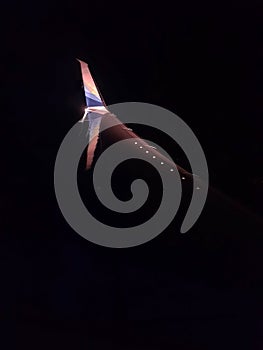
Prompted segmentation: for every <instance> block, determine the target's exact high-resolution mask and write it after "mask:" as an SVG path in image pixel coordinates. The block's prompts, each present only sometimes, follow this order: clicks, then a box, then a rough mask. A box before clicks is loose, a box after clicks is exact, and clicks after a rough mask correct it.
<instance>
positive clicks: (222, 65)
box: [1, 1, 263, 349]
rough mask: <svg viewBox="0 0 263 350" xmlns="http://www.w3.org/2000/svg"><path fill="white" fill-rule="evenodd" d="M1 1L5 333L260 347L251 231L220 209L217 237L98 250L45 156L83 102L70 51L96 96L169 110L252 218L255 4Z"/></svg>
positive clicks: (256, 160)
mask: <svg viewBox="0 0 263 350" xmlns="http://www.w3.org/2000/svg"><path fill="white" fill-rule="evenodd" d="M2 10H3V11H2V14H3V15H4V21H3V22H2V23H3V29H4V34H5V35H4V37H3V39H2V40H1V52H2V59H3V64H2V74H1V76H2V81H3V83H4V84H3V89H2V90H1V91H2V96H3V106H2V113H1V117H2V118H1V124H2V126H3V133H2V134H3V135H2V137H1V144H2V145H1V146H2V147H1V149H2V152H1V153H2V164H3V167H2V175H3V181H2V185H3V186H2V190H1V191H2V195H1V198H2V201H1V206H2V207H1V209H2V216H3V220H2V224H1V226H2V228H3V229H2V230H1V231H2V234H1V237H2V243H1V255H2V256H3V264H2V268H1V274H2V287H1V309H2V311H1V314H2V316H3V317H2V319H3V322H4V328H3V333H4V335H5V337H3V341H5V340H6V341H7V344H8V346H9V347H10V348H18V347H20V346H21V344H22V345H26V346H27V347H30V346H31V345H32V347H38V348H42V347H43V348H45V349H46V347H47V346H49V347H50V348H53V347H55V346H61V344H63V347H65V348H67V347H68V348H72V347H73V346H74V347H76V348H77V349H78V348H82V346H83V344H84V345H85V347H88V346H89V347H90V348H92V349H93V348H105V347H107V348H111V347H112V348H114V349H115V348H118V347H120V348H122V349H130V348H131V349H133V348H136V349H140V348H142V349H148V348H149V349H153V348H155V347H156V348H158V349H159V348H161V344H162V347H163V348H174V347H177V348H179V349H201V348H202V349H206V348H207V349H217V348H218V349H219V348H220V349H221V348H222V347H224V348H228V347H229V348H244V349H252V348H259V349H260V348H261V345H262V341H261V335H262V302H261V294H262V274H261V267H262V257H261V253H262V249H261V248H262V243H263V240H262V237H261V236H260V233H261V232H260V231H256V233H255V232H254V231H253V229H251V230H247V227H246V228H245V227H244V230H242V228H241V225H239V226H238V227H235V225H234V224H232V225H230V227H228V225H227V223H231V220H232V217H231V215H232V213H233V212H235V210H233V209H231V210H232V212H231V215H230V214H225V216H224V217H222V222H223V223H225V226H224V225H223V224H222V223H221V225H222V229H221V231H220V233H217V234H216V235H213V232H212V231H213V230H212V231H211V234H209V233H207V232H209V230H207V229H206V230H204V231H205V232H206V233H205V235H202V232H203V231H202V229H201V230H199V231H198V232H199V234H198V235H196V236H194V234H192V235H191V234H189V235H188V236H187V237H184V238H180V239H177V240H178V242H177V244H175V245H173V246H172V247H168V248H167V247H166V248H164V246H163V245H161V246H160V247H158V239H157V241H156V242H157V243H156V242H153V243H149V244H147V245H145V246H142V247H138V248H134V249H130V250H114V249H106V248H102V247H98V246H95V245H93V244H91V243H89V242H87V241H85V240H84V239H82V238H81V237H79V236H78V235H77V234H76V233H74V232H73V231H72V230H71V229H70V228H69V227H68V225H67V224H66V222H65V221H64V219H63V217H62V215H61V214H60V212H59V209H58V207H57V204H56V200H55V195H54V190H53V168H54V161H55V156H56V152H57V149H58V147H59V145H60V142H61V141H62V139H63V137H64V135H65V134H66V132H67V131H68V129H69V128H70V127H71V126H72V125H73V124H74V123H75V122H76V121H77V120H79V119H80V118H81V116H82V114H83V108H84V96H83V92H82V90H81V75H80V70H79V66H78V63H77V61H76V60H75V58H76V57H79V58H81V59H83V60H84V61H87V62H88V63H89V65H90V68H91V71H92V73H93V74H94V76H95V79H96V81H97V83H98V85H99V88H100V90H101V92H102V94H103V97H104V99H105V100H106V102H107V104H112V103H117V102H125V101H142V102H148V103H154V104H157V105H160V106H162V107H165V108H168V109H170V110H172V111H173V112H175V113H176V114H178V115H179V116H180V117H181V118H182V119H183V120H184V121H186V122H187V123H188V125H189V126H190V127H191V128H192V129H193V130H194V132H195V134H196V135H197V137H198V138H199V140H200V142H201V144H202V146H203V148H204V151H205V154H206V156H207V161H208V165H209V170H210V176H211V183H212V184H213V185H214V186H215V187H217V188H219V189H220V190H221V191H222V192H225V193H227V194H228V195H230V196H231V197H233V198H234V199H235V200H236V202H237V203H241V205H243V206H246V207H248V208H249V210H251V212H255V213H257V215H260V214H261V213H262V208H261V196H262V166H261V158H262V58H263V57H262V54H263V51H262V24H261V23H262V4H261V3H260V2H259V1H258V2H257V1H253V2H248V1H247V2H245V1H241V2H240V1H239V2H238V1H228V2H194V1H189V2H183V3H182V2H174V3H173V4H171V3H167V2H159V3H156V4H153V3H149V4H147V3H145V2H130V3H122V4H117V3H115V4H113V3H112V2H107V3H104V2H98V3H88V2H84V1H83V2H67V3H58V2H57V3H55V2H54V3H52V2H31V1H26V2H23V3H22V2H15V1H10V2H8V3H7V2H6V3H3V5H2ZM178 162H179V165H180V159H179V160H178ZM238 205H239V204H237V206H238ZM236 210H237V211H238V209H236ZM207 215H208V214H207ZM250 220H252V219H250ZM204 221H205V218H204V219H203V222H204ZM233 222H234V221H233ZM200 232H201V233H200ZM129 344H131V345H129ZM132 344H133V345H132Z"/></svg>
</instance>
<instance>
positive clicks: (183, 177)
mask: <svg viewBox="0 0 263 350" xmlns="http://www.w3.org/2000/svg"><path fill="white" fill-rule="evenodd" d="M134 144H135V145H138V142H137V141H135V142H134ZM139 147H140V148H141V149H143V146H139ZM150 147H152V148H156V147H153V146H150ZM145 153H150V151H148V150H146V151H145ZM152 157H153V159H155V158H156V156H152ZM161 165H164V162H161ZM170 171H171V172H173V171H174V169H173V168H170ZM185 179H186V178H185V176H182V180H185ZM196 189H197V190H200V187H199V186H197V187H196Z"/></svg>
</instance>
